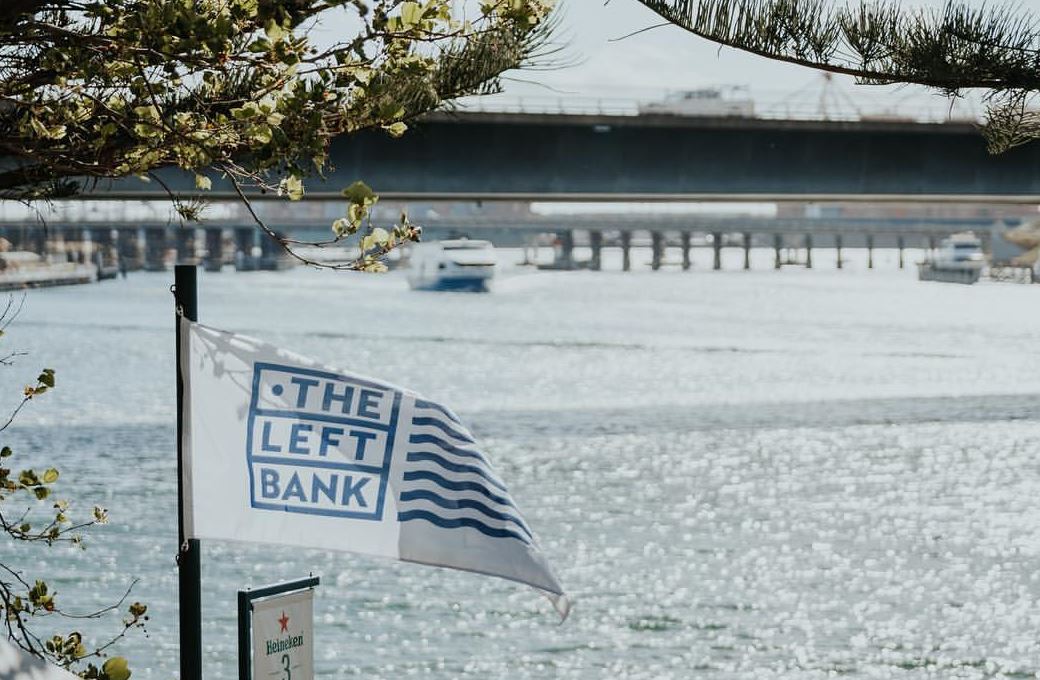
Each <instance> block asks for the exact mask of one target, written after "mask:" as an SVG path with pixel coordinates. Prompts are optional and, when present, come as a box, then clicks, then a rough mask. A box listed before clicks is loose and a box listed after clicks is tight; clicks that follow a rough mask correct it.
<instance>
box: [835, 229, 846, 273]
mask: <svg viewBox="0 0 1040 680" xmlns="http://www.w3.org/2000/svg"><path fill="white" fill-rule="evenodd" d="M834 249H835V250H836V251H838V269H841V268H842V266H843V265H844V262H842V261H841V234H835V235H834Z"/></svg>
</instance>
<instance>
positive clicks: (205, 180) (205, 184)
mask: <svg viewBox="0 0 1040 680" xmlns="http://www.w3.org/2000/svg"><path fill="white" fill-rule="evenodd" d="M195 188H196V189H200V190H202V191H209V190H210V189H212V188H213V180H211V179H210V178H209V177H206V176H205V175H195Z"/></svg>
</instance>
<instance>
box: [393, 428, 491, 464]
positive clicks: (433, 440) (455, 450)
mask: <svg viewBox="0 0 1040 680" xmlns="http://www.w3.org/2000/svg"><path fill="white" fill-rule="evenodd" d="M408 443H409V444H433V445H434V446H436V447H437V448H438V449H440V450H441V451H444V452H446V453H451V454H454V455H456V456H462V457H463V458H476V459H477V460H479V461H480V462H481V463H484V464H485V465H489V466H490V465H491V463H489V462H488V459H487V458H485V457H484V454H483V453H481V452H480V451H477V450H476V449H467V448H463V447H461V446H455V445H454V444H452V443H451V442H446V441H444V440H443V439H441V438H440V437H435V436H433V435H432V434H413V435H410V436H409V437H408Z"/></svg>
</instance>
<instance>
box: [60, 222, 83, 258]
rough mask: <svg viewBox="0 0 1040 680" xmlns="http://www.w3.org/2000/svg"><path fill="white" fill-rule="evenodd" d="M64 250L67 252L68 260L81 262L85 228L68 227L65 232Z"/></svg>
mask: <svg viewBox="0 0 1040 680" xmlns="http://www.w3.org/2000/svg"><path fill="white" fill-rule="evenodd" d="M64 237H65V238H64V243H63V244H62V251H63V252H64V253H65V261H66V262H79V261H80V255H81V250H82V245H83V244H82V241H83V230H82V229H66V230H65V234H64Z"/></svg>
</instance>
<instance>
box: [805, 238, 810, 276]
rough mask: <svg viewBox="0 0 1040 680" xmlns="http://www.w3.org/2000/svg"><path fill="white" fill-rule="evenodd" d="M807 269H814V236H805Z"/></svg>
mask: <svg viewBox="0 0 1040 680" xmlns="http://www.w3.org/2000/svg"><path fill="white" fill-rule="evenodd" d="M805 268H806V269H812V234H806V235H805Z"/></svg>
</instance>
